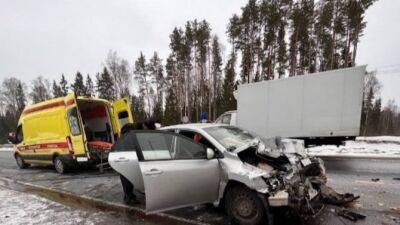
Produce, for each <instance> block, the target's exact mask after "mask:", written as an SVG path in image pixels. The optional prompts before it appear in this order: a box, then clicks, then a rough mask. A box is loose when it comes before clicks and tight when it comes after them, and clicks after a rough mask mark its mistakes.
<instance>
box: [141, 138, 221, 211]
mask: <svg viewBox="0 0 400 225" xmlns="http://www.w3.org/2000/svg"><path fill="white" fill-rule="evenodd" d="M136 140H137V144H138V146H139V150H138V157H139V166H140V170H141V172H142V176H143V180H144V187H145V193H146V211H147V212H159V211H165V210H169V209H175V208H180V207H185V206H191V205H197V204H201V203H211V202H214V201H215V200H217V198H218V188H219V182H220V166H219V163H218V159H216V158H214V159H206V149H205V147H204V146H202V145H200V144H197V143H195V142H193V141H192V140H190V139H189V138H186V137H184V136H181V135H179V134H175V133H170V132H163V131H138V132H136Z"/></svg>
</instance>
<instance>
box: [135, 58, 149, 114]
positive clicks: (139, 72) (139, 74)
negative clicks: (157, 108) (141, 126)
mask: <svg viewBox="0 0 400 225" xmlns="http://www.w3.org/2000/svg"><path fill="white" fill-rule="evenodd" d="M133 73H134V75H135V80H136V81H137V83H138V85H139V95H140V96H143V97H144V98H145V100H146V104H147V106H146V107H145V108H146V109H147V110H146V111H147V114H148V115H149V116H150V115H151V113H152V112H153V103H152V97H151V92H152V89H153V87H152V84H153V82H154V77H152V76H151V74H150V73H149V68H148V64H147V62H146V58H145V56H144V55H143V53H142V52H140V56H139V58H138V59H137V60H136V61H135V69H134V72H133Z"/></svg>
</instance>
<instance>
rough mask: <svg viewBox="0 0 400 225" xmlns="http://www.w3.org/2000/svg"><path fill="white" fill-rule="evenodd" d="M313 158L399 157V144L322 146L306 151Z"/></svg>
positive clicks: (367, 143)
mask: <svg viewBox="0 0 400 225" xmlns="http://www.w3.org/2000/svg"><path fill="white" fill-rule="evenodd" d="M307 153H308V154H309V155H314V156H349V157H351V156H354V157H396V158H398V157H400V143H399V144H396V143H386V142H381V141H379V142H378V141H377V142H375V141H374V142H373V143H371V142H365V141H364V140H363V141H359V140H358V139H357V140H356V141H346V143H345V145H342V146H339V147H338V146H335V145H323V146H317V147H311V148H308V149H307Z"/></svg>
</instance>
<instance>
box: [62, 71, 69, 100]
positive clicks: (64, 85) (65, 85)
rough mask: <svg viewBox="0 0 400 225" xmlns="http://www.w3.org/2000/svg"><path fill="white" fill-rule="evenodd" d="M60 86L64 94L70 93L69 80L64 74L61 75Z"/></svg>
mask: <svg viewBox="0 0 400 225" xmlns="http://www.w3.org/2000/svg"><path fill="white" fill-rule="evenodd" d="M60 88H61V93H62V96H66V95H67V94H68V82H67V80H66V79H65V77H64V74H62V75H61V81H60Z"/></svg>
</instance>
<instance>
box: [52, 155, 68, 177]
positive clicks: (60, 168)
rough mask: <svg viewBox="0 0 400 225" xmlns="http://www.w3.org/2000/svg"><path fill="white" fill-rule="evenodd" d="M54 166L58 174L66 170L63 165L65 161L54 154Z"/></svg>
mask: <svg viewBox="0 0 400 225" xmlns="http://www.w3.org/2000/svg"><path fill="white" fill-rule="evenodd" d="M53 163H54V168H55V169H56V171H57V173H59V174H63V173H65V172H66V171H67V170H66V169H67V166H66V165H65V162H64V161H63V160H62V159H61V157H60V156H56V157H55V158H54V161H53Z"/></svg>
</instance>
